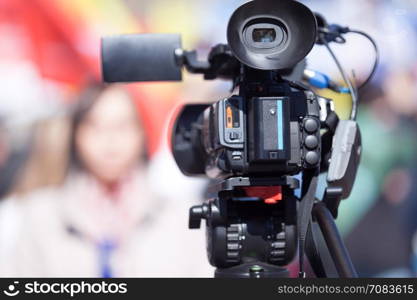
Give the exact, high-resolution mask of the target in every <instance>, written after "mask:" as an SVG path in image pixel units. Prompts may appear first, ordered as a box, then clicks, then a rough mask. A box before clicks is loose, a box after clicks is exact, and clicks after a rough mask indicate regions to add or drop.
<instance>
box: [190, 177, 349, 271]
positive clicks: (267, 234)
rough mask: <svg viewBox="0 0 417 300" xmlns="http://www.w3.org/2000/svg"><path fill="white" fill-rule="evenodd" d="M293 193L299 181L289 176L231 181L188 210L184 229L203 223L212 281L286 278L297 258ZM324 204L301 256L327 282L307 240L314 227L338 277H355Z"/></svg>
mask: <svg viewBox="0 0 417 300" xmlns="http://www.w3.org/2000/svg"><path fill="white" fill-rule="evenodd" d="M298 187H299V181H298V180H297V179H295V178H293V177H290V176H283V177H279V178H262V177H260V178H252V177H232V178H229V179H226V180H223V181H221V182H220V183H218V184H216V185H214V186H212V187H211V188H210V190H209V193H210V192H211V193H213V194H214V197H213V198H211V199H210V200H208V201H207V202H206V203H204V204H202V205H199V206H194V207H192V208H191V209H190V219H189V227H190V228H199V227H200V223H201V220H202V219H205V220H206V225H207V226H206V229H207V253H208V258H209V261H210V263H211V264H212V265H213V266H216V267H217V269H216V271H215V277H216V278H283V277H289V272H288V270H287V269H286V268H285V266H286V265H288V264H289V263H290V262H291V261H292V260H293V258H294V256H295V254H296V252H297V251H296V249H297V200H298V199H297V198H296V197H295V195H294V190H295V189H297V188H298ZM328 194H329V193H326V195H328ZM324 200H326V199H324ZM326 202H327V203H330V202H329V198H327V200H326V201H316V202H315V204H314V206H313V209H312V216H311V220H310V222H309V227H308V231H307V237H306V241H305V243H306V246H305V249H306V250H305V254H306V256H307V258H308V260H309V262H310V265H311V267H312V269H313V271H314V273H315V274H316V276H317V277H327V276H328V270H326V267H325V265H324V264H323V261H322V259H321V255H320V251H319V250H320V249H318V247H317V245H316V242H315V238H314V235H313V230H312V224H313V222H316V223H317V224H318V225H319V227H320V231H321V233H322V235H323V237H324V240H325V243H326V246H327V248H328V250H329V252H330V255H331V258H332V260H333V262H334V266H335V267H336V270H337V272H338V275H339V277H345V278H346V277H357V274H356V271H355V269H354V267H353V264H352V262H351V259H350V256H349V254H348V252H347V250H346V248H345V245H344V243H343V241H342V239H341V237H340V234H339V232H338V230H337V228H336V225H335V223H334V218H333V215H332V213H331V212H330V211H329V209H328V208H327V205H326ZM333 208H334V207H333Z"/></svg>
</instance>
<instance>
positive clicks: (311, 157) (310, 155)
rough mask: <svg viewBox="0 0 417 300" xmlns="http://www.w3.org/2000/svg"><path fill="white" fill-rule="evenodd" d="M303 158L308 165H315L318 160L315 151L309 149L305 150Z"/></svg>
mask: <svg viewBox="0 0 417 300" xmlns="http://www.w3.org/2000/svg"><path fill="white" fill-rule="evenodd" d="M305 159H306V162H307V163H308V164H309V165H315V164H317V163H318V162H319V155H318V153H317V152H314V151H309V152H307V154H306V158H305Z"/></svg>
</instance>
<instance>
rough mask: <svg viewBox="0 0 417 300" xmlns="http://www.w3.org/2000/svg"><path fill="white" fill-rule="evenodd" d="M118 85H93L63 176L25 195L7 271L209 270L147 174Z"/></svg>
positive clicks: (138, 130)
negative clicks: (52, 185) (53, 184)
mask: <svg viewBox="0 0 417 300" xmlns="http://www.w3.org/2000/svg"><path fill="white" fill-rule="evenodd" d="M136 111H137V110H136V107H135V106H134V104H133V101H132V99H131V97H130V95H129V94H128V93H127V92H126V91H125V90H124V89H122V88H120V87H118V86H111V87H109V86H101V85H100V86H93V87H90V88H88V89H87V90H86V91H85V92H84V93H83V95H82V96H81V99H80V101H79V103H78V106H77V108H76V110H75V112H74V115H73V119H72V126H71V141H70V151H69V152H70V153H69V156H70V165H69V168H68V172H67V175H66V177H65V181H64V183H63V184H62V185H61V186H59V187H57V188H43V189H40V190H38V191H36V192H33V193H30V194H29V195H28V196H26V197H25V199H24V201H22V202H23V204H22V210H23V215H24V217H23V219H24V224H22V225H23V226H21V228H22V230H21V233H20V234H19V236H18V242H17V246H16V251H14V255H13V257H11V258H10V259H8V263H7V264H5V265H4V266H3V267H1V266H0V272H2V273H3V275H5V276H18V277H20V276H24V277H32V276H33V277H38V276H40V277H137V276H139V277H140V276H150V277H158V276H162V277H171V276H174V277H175V276H210V275H211V274H210V271H209V270H210V268H209V267H208V264H207V262H206V261H205V260H204V258H203V256H200V255H199V254H197V255H196V253H188V252H190V251H191V252H192V251H193V247H190V246H189V245H190V244H192V243H193V241H191V240H190V237H192V236H190V235H187V233H186V226H185V222H178V220H179V219H178V216H176V215H175V213H176V209H175V204H174V206H173V205H172V204H170V202H169V201H168V200H169V199H163V200H157V197H155V194H154V193H151V192H150V190H149V187H150V184H149V182H148V181H147V180H148V179H147V178H148V176H147V174H146V173H147V164H148V160H147V154H146V143H145V134H144V130H143V127H142V124H141V120H140V118H139V116H138V114H137V112H136Z"/></svg>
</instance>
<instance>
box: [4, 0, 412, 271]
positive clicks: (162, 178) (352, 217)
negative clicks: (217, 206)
mask: <svg viewBox="0 0 417 300" xmlns="http://www.w3.org/2000/svg"><path fill="white" fill-rule="evenodd" d="M277 1H279V0H277ZM244 2H245V1H240V0H228V1H221V0H210V1H203V0H175V1H172V0H153V1H145V0H89V1H84V0H72V1H67V0H31V1H25V0H2V1H0V77H1V84H0V199H2V200H1V202H0V276H7V277H9V276H17V277H20V276H23V277H30V276H35V277H36V276H44V277H55V276H60V277H84V276H89V277H144V276H147V277H149V276H150V277H190V276H191V277H211V276H212V275H213V268H212V267H211V266H210V265H209V264H208V262H207V259H206V253H205V247H206V246H205V237H204V233H203V231H191V230H188V229H187V224H188V208H189V207H190V206H191V205H193V204H196V203H200V202H201V201H202V200H203V194H204V190H205V188H206V186H207V182H206V180H204V179H195V178H187V177H185V176H183V175H182V174H181V173H180V171H179V170H178V169H177V167H176V165H175V163H174V161H173V158H172V155H171V153H170V151H169V146H168V144H169V141H168V138H167V137H168V135H169V134H168V131H169V126H170V124H171V123H172V119H173V115H174V112H175V111H176V110H177V108H178V106H179V105H181V104H183V103H189V102H213V101H216V100H218V99H221V97H224V96H226V95H228V91H229V90H230V87H231V83H230V82H222V81H203V79H202V78H201V76H198V75H187V74H184V81H183V82H182V83H146V84H145V83H141V84H129V85H121V84H118V85H104V84H102V83H101V82H100V56H99V53H100V38H101V37H102V36H105V35H110V34H120V33H134V32H138V33H140V32H179V33H182V35H183V45H184V48H186V49H197V50H198V51H199V55H201V58H204V56H205V55H207V53H208V52H209V50H210V48H211V46H213V45H215V44H216V43H224V42H226V26H227V22H228V19H229V17H230V16H231V14H232V12H233V11H234V10H235V9H236V8H237V7H238V6H239V5H240V4H242V3H244ZM302 2H303V3H305V4H307V5H308V6H309V7H310V8H311V9H313V10H314V11H317V12H320V13H321V14H322V15H324V16H325V17H326V19H327V21H328V22H329V23H333V22H337V23H338V24H341V25H347V26H349V27H350V28H352V29H360V30H363V31H365V32H367V33H369V34H370V35H371V36H373V37H374V38H375V40H376V41H377V44H378V46H379V48H380V52H381V62H380V66H379V68H378V70H377V72H376V76H375V77H374V79H373V80H372V81H371V83H370V84H369V85H368V86H367V87H366V88H364V89H363V90H361V95H360V96H361V100H360V101H361V102H360V107H359V117H358V122H359V125H360V127H361V131H362V140H363V156H362V162H361V166H360V169H359V172H358V177H357V179H356V183H355V187H354V190H353V193H352V195H351V197H350V198H349V199H347V200H344V201H343V203H342V205H341V208H340V213H339V218H338V219H337V223H338V225H339V228H340V230H341V232H342V234H343V236H344V238H345V241H346V243H347V247H348V249H349V251H350V253H351V255H352V259H353V261H354V263H355V266H356V267H357V269H358V272H359V274H360V275H361V276H416V275H417V200H416V199H415V197H414V195H415V194H416V193H417V171H416V170H417V168H416V167H417V157H416V156H415V153H416V151H417V2H416V1H413V0H305V1H302ZM332 47H333V49H334V50H335V52H336V54H337V56H338V57H339V59H340V60H341V62H342V64H343V66H344V67H345V68H346V70H348V71H349V74H352V72H354V74H355V78H356V80H357V81H359V82H360V81H363V80H365V79H366V77H367V76H368V74H369V72H370V71H371V68H372V63H373V59H374V53H373V51H372V47H371V44H369V42H368V41H367V40H366V39H364V38H363V37H360V36H355V35H348V36H347V43H346V44H343V45H332ZM308 65H309V68H310V69H314V70H317V71H320V72H323V73H326V74H328V75H329V76H331V77H332V78H333V79H334V80H335V81H340V82H341V78H340V75H339V73H338V71H337V68H336V66H335V64H334V62H333V61H332V60H331V59H330V57H329V55H328V53H327V52H326V50H325V49H324V47H320V46H317V47H315V48H314V49H313V51H312V52H311V53H310V54H309V56H308ZM317 92H318V93H321V94H322V95H324V96H328V97H331V98H333V99H334V101H335V105H336V110H337V113H338V114H339V115H340V116H341V117H342V118H347V116H348V115H349V111H350V99H349V98H348V97H346V96H341V95H339V94H336V93H333V92H331V91H328V90H324V91H323V90H322V91H317Z"/></svg>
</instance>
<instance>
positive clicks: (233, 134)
mask: <svg viewBox="0 0 417 300" xmlns="http://www.w3.org/2000/svg"><path fill="white" fill-rule="evenodd" d="M229 138H230V140H232V141H235V140H240V134H239V132H231V133H230V134H229Z"/></svg>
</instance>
